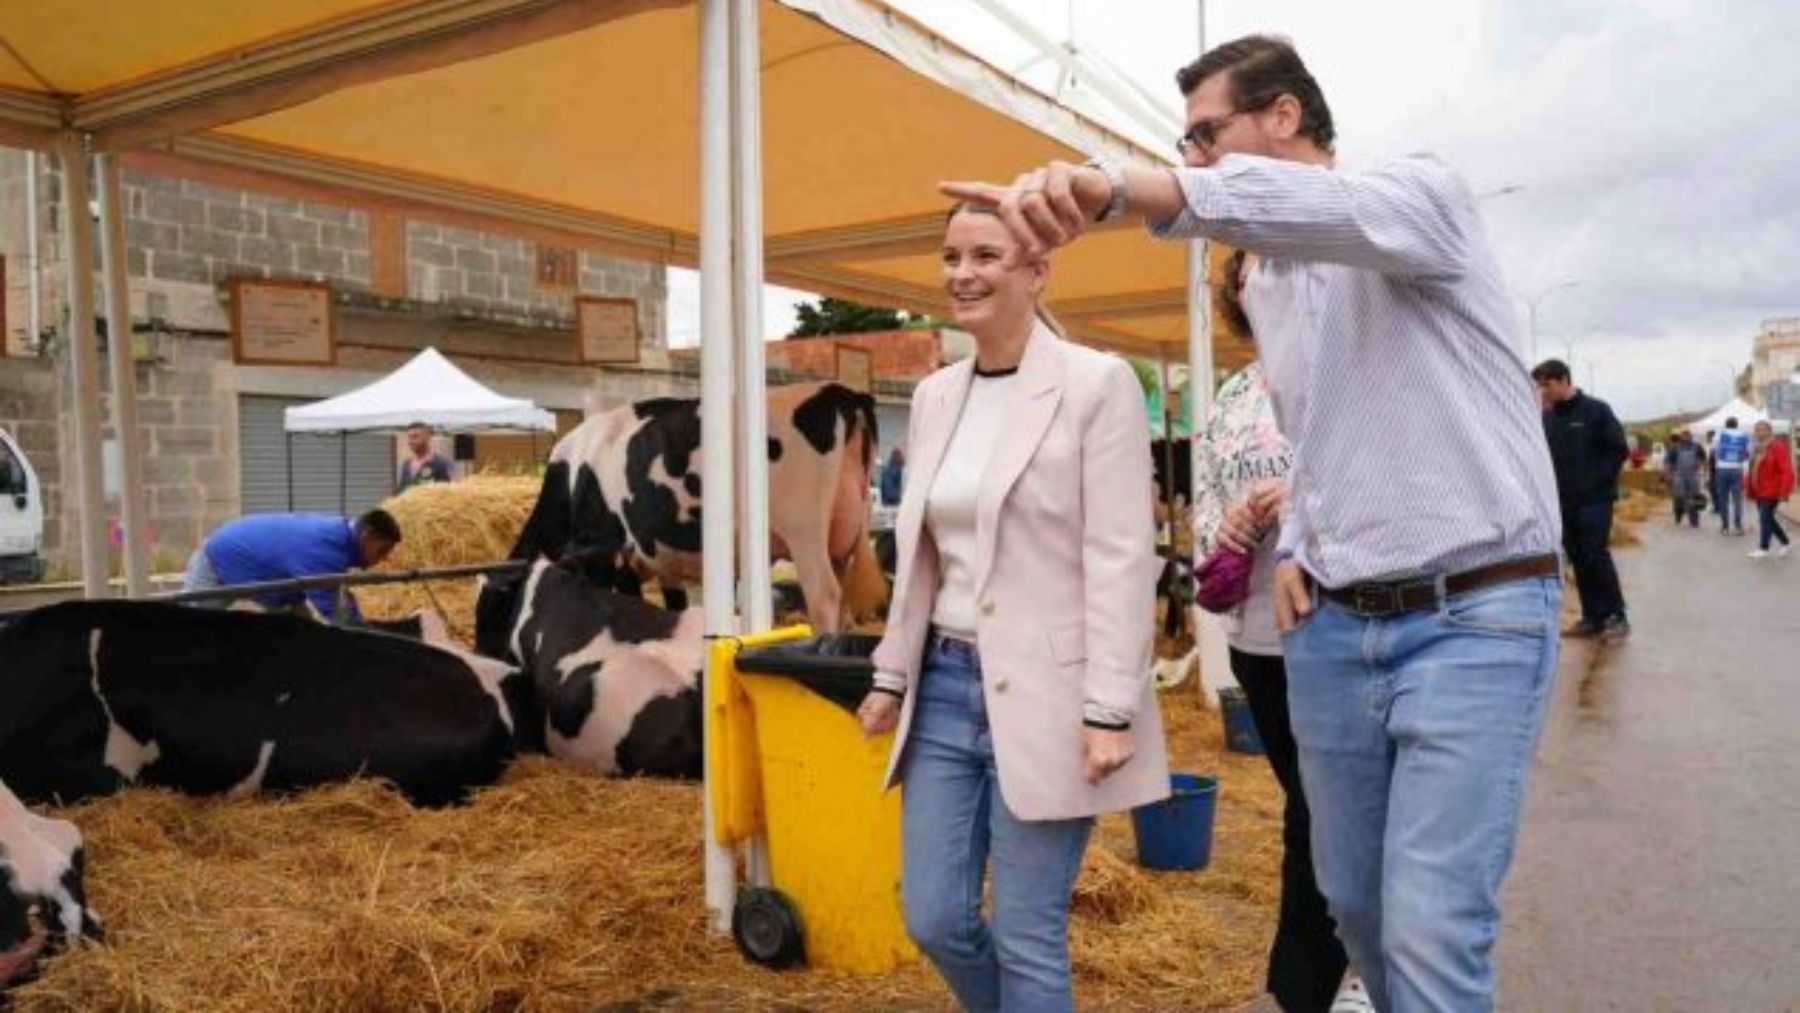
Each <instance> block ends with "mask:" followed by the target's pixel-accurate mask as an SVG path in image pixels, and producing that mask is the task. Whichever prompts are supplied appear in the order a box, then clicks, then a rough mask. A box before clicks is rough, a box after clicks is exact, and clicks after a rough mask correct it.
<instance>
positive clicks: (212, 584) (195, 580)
mask: <svg viewBox="0 0 1800 1013" xmlns="http://www.w3.org/2000/svg"><path fill="white" fill-rule="evenodd" d="M224 586H225V582H224V581H222V580H220V579H219V571H217V570H215V569H213V565H212V560H210V559H207V558H206V550H205V549H204V548H201V549H195V550H194V554H193V555H191V556H189V557H188V565H187V575H186V576H184V577H183V578H182V580H181V589H182V590H183V591H214V590H217V589H219V588H221V587H224ZM188 604H189V605H192V606H195V607H197V608H207V609H222V608H225V607H226V606H228V605H230V604H231V602H229V601H227V600H226V599H224V598H214V599H211V600H209V601H191V602H188Z"/></svg>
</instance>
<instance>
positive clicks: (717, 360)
mask: <svg viewBox="0 0 1800 1013" xmlns="http://www.w3.org/2000/svg"><path fill="white" fill-rule="evenodd" d="M730 33H731V5H730V0H700V52H699V60H700V444H701V447H702V448H703V450H702V461H701V480H700V501H701V505H700V516H701V567H702V592H701V595H702V598H701V601H702V605H703V607H704V614H705V624H706V627H705V628H706V636H707V637H708V638H709V639H711V638H716V637H729V636H733V635H735V634H736V633H737V623H736V616H735V614H734V610H733V598H734V596H735V585H736V578H737V574H736V565H735V564H736V545H735V544H734V536H735V533H736V528H735V522H736V516H735V513H736V511H735V506H736V504H735V503H734V499H735V496H734V493H735V491H736V489H735V482H734V480H733V471H734V469H733V467H732V463H733V462H732V449H733V439H732V428H733V426H732V404H731V387H732V382H731V381H732V358H733V356H732V351H733V348H732V341H731V309H732V301H731V51H730V41H731V36H730ZM707 710H708V711H709V712H710V710H711V706H710V702H708V705H707ZM715 725H716V722H713V721H707V722H704V725H703V734H704V736H705V750H704V752H705V781H706V784H708V785H710V784H711V783H712V780H713V778H714V777H717V776H719V775H720V772H718V771H715V770H713V769H712V757H713V739H714V736H715V735H717V734H718V730H717V729H716V728H715V727H714V726H715ZM701 798H702V799H703V805H704V807H705V829H704V830H703V833H704V834H705V837H706V839H705V842H704V843H705V848H706V861H705V873H706V909H707V912H708V913H709V914H710V915H711V921H712V929H713V931H714V932H716V933H719V934H724V933H728V932H730V931H731V915H732V907H733V904H734V901H735V899H736V897H735V895H736V886H737V882H736V881H737V871H736V868H735V865H734V863H733V862H732V857H731V851H730V850H729V849H728V848H726V847H725V846H723V845H721V844H720V843H718V838H717V837H716V836H714V833H713V825H714V821H715V818H716V817H715V814H714V813H713V806H712V792H711V791H710V790H707V791H703V792H701Z"/></svg>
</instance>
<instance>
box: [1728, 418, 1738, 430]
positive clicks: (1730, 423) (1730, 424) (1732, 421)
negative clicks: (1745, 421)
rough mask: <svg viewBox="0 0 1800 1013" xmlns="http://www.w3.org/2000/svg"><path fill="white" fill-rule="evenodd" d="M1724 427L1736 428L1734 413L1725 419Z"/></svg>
mask: <svg viewBox="0 0 1800 1013" xmlns="http://www.w3.org/2000/svg"><path fill="white" fill-rule="evenodd" d="M1725 428H1726V429H1736V428H1737V416H1736V415H1733V416H1732V417H1730V418H1728V419H1726V420H1725Z"/></svg>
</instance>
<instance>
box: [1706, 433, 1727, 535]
mask: <svg viewBox="0 0 1800 1013" xmlns="http://www.w3.org/2000/svg"><path fill="white" fill-rule="evenodd" d="M1706 494H1707V496H1709V497H1711V498H1712V512H1713V516H1714V517H1722V516H1724V514H1725V507H1724V505H1723V503H1722V502H1721V501H1720V499H1719V434H1718V433H1716V432H1714V431H1713V430H1711V429H1708V430H1707V431H1706Z"/></svg>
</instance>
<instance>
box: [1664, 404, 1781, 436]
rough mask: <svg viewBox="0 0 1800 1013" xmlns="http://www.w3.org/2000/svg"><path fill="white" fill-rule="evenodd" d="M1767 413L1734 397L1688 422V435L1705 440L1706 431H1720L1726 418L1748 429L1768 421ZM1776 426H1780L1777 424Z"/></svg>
mask: <svg viewBox="0 0 1800 1013" xmlns="http://www.w3.org/2000/svg"><path fill="white" fill-rule="evenodd" d="M1768 418H1769V415H1768V413H1767V412H1765V411H1763V410H1762V409H1761V408H1758V407H1756V406H1755V405H1753V404H1751V403H1750V402H1748V401H1746V400H1744V399H1743V398H1741V397H1734V398H1732V399H1731V400H1730V401H1727V402H1725V403H1724V404H1722V405H1720V406H1719V407H1718V408H1717V409H1716V410H1714V411H1712V412H1709V413H1707V415H1706V417H1705V418H1701V419H1696V420H1694V421H1693V422H1689V423H1688V426H1687V431H1688V435H1689V436H1691V437H1693V438H1694V439H1696V440H1705V439H1706V434H1707V433H1717V432H1722V431H1723V430H1724V429H1725V420H1726V419H1737V423H1738V428H1739V429H1745V430H1747V429H1749V428H1750V427H1752V426H1754V425H1756V424H1757V423H1758V422H1766V421H1768ZM1777 428H1780V427H1779V426H1778V427H1777Z"/></svg>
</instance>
